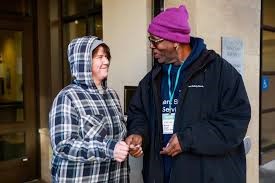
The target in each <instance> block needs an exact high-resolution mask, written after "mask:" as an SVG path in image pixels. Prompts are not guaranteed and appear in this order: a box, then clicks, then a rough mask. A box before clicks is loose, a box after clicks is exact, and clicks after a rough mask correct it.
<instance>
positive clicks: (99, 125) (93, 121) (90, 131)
mask: <svg viewBox="0 0 275 183" xmlns="http://www.w3.org/2000/svg"><path fill="white" fill-rule="evenodd" d="M80 123H81V129H80V131H81V134H82V137H83V138H84V139H85V138H88V139H94V138H98V137H99V138H104V137H105V136H106V135H107V129H106V126H105V125H106V123H105V118H104V116H103V115H100V114H98V115H82V116H81V118H80Z"/></svg>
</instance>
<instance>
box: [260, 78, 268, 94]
mask: <svg viewBox="0 0 275 183" xmlns="http://www.w3.org/2000/svg"><path fill="white" fill-rule="evenodd" d="M268 88H269V77H267V76H262V91H267V90H268Z"/></svg>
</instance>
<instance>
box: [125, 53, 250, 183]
mask: <svg viewBox="0 0 275 183" xmlns="http://www.w3.org/2000/svg"><path fill="white" fill-rule="evenodd" d="M184 74H185V76H184V77H183V78H185V79H184V81H182V82H183V84H182V89H181V93H180V94H179V103H178V105H177V108H176V116H175V122H174V133H176V134H177V137H178V139H179V142H180V146H181V148H182V150H183V152H182V153H180V154H179V155H177V156H175V157H174V158H172V170H171V175H170V183H245V182H246V158H245V152H244V146H243V138H244V136H245V134H246V131H247V127H248V123H249V121H250V116H251V109H250V104H249V100H248V97H247V93H246V90H245V86H244V83H243V80H242V77H241V75H240V74H239V73H238V72H237V71H236V69H235V68H234V67H233V66H231V65H230V64H229V63H228V62H227V61H225V60H224V59H222V58H221V57H220V56H219V55H217V54H216V53H215V52H214V51H209V50H204V51H203V52H202V53H201V55H200V56H199V58H198V59H197V60H196V61H195V62H194V63H193V64H192V65H191V66H190V67H188V68H187V69H186V70H185V72H184ZM160 84H161V66H160V65H159V64H156V65H155V66H154V67H153V69H152V70H151V71H150V72H149V73H148V74H147V75H146V76H145V77H144V78H143V79H142V80H141V81H140V83H139V86H138V89H137V91H136V93H135V94H134V96H133V98H132V100H131V102H130V106H129V109H128V122H127V125H128V126H127V129H128V135H131V134H139V135H141V136H142V137H143V150H144V157H143V170H142V173H143V178H144V183H163V178H164V176H163V174H164V173H163V163H162V155H160V150H161V149H162V146H161V144H162V119H161V118H162V117H161V116H162V115H161V114H162V113H161V107H162V104H161V96H160Z"/></svg>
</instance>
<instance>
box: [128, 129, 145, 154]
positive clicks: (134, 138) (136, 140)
mask: <svg viewBox="0 0 275 183" xmlns="http://www.w3.org/2000/svg"><path fill="white" fill-rule="evenodd" d="M125 142H126V143H127V144H128V146H129V148H130V151H129V153H130V154H131V156H133V157H135V158H138V157H140V156H142V155H143V150H142V147H141V145H142V137H141V136H140V135H135V134H133V135H130V136H128V137H127V138H126V140H125Z"/></svg>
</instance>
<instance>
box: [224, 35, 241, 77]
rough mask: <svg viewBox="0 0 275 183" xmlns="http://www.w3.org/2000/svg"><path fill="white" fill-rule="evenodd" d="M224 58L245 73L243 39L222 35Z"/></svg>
mask: <svg viewBox="0 0 275 183" xmlns="http://www.w3.org/2000/svg"><path fill="white" fill-rule="evenodd" d="M222 58H224V59H225V60H226V61H228V62H229V63H230V64H231V65H233V66H234V67H235V69H236V70H237V71H238V72H239V73H240V74H241V75H243V62H244V61H243V60H244V45H243V41H242V40H241V39H239V38H235V37H222Z"/></svg>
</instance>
